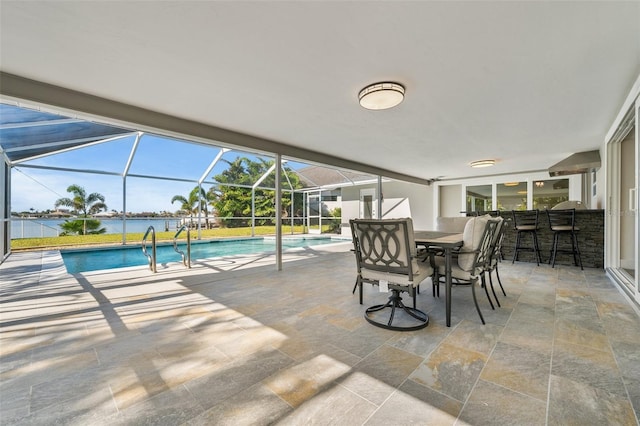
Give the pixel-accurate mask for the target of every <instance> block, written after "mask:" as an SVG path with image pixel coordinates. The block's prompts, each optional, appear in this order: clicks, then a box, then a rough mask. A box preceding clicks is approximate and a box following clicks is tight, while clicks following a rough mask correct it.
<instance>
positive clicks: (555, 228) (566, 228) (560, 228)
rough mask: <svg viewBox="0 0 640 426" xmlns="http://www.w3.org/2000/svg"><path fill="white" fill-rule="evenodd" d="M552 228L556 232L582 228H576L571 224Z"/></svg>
mask: <svg viewBox="0 0 640 426" xmlns="http://www.w3.org/2000/svg"><path fill="white" fill-rule="evenodd" d="M551 230H552V231H556V232H563V231H579V230H580V229H579V228H574V227H573V226H571V225H566V226H552V227H551Z"/></svg>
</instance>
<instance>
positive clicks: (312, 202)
mask: <svg viewBox="0 0 640 426" xmlns="http://www.w3.org/2000/svg"><path fill="white" fill-rule="evenodd" d="M321 213H322V201H321V191H311V192H307V229H308V230H309V233H310V234H320V233H322V218H321Z"/></svg>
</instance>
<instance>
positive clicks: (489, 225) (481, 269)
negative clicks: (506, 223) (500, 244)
mask: <svg viewBox="0 0 640 426" xmlns="http://www.w3.org/2000/svg"><path fill="white" fill-rule="evenodd" d="M500 222H501V220H500V219H489V218H488V217H487V216H480V217H474V218H473V219H471V220H469V222H467V225H466V226H465V229H464V233H463V241H464V244H463V245H462V248H461V249H460V251H459V253H458V258H457V261H454V262H452V265H451V279H452V281H455V283H456V284H462V285H470V286H471V293H472V295H473V303H474V304H475V306H476V310H477V311H478V315H479V316H480V320H481V321H482V324H485V321H484V317H483V315H482V311H481V310H480V306H479V305H478V300H477V299H476V290H475V286H476V284H477V283H478V282H479V281H480V282H481V285H482V287H484V291H485V293H486V295H487V299H488V300H489V304H490V305H491V309H495V307H494V306H493V302H492V301H491V296H489V291H488V289H487V284H486V279H485V270H486V266H487V264H488V262H489V255H490V249H491V244H492V241H493V239H494V236H495V234H496V229H497V227H498V224H499V223H500ZM435 265H436V267H437V271H436V276H437V277H444V275H445V263H444V259H443V258H441V257H437V256H436V258H435ZM438 284H440V283H438Z"/></svg>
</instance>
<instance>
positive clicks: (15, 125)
mask: <svg viewBox="0 0 640 426" xmlns="http://www.w3.org/2000/svg"><path fill="white" fill-rule="evenodd" d="M84 122H85V120H81V119H79V118H61V119H59V120H45V121H30V122H26V123H6V124H0V130H7V129H22V128H27V127H39V126H57V125H60V124H72V123H84Z"/></svg>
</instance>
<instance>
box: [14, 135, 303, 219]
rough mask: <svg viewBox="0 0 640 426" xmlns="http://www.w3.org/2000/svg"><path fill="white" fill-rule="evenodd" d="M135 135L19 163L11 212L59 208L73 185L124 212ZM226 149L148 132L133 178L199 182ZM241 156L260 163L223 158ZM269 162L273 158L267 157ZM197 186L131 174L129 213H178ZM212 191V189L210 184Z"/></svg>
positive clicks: (215, 171)
mask: <svg viewBox="0 0 640 426" xmlns="http://www.w3.org/2000/svg"><path fill="white" fill-rule="evenodd" d="M134 140H135V137H134V136H130V137H127V138H123V139H120V140H116V141H110V142H105V143H100V144H96V145H92V146H89V147H85V148H81V149H75V150H71V151H67V152H63V153H59V154H54V155H50V156H46V157H42V158H40V159H35V160H30V161H28V162H25V163H24V164H25V166H23V165H21V164H17V165H15V167H14V168H13V169H12V173H11V186H12V192H11V197H12V198H11V210H12V211H13V212H23V211H30V210H31V209H34V210H35V211H44V210H48V209H50V210H54V209H55V202H56V200H58V199H60V198H65V197H71V194H69V193H68V192H66V189H67V187H68V186H69V185H72V184H76V185H80V186H82V187H83V188H84V189H85V191H86V192H87V194H90V193H93V192H98V193H100V194H102V195H104V196H105V203H106V204H107V208H108V211H112V210H115V211H117V212H121V211H122V210H123V204H124V200H123V195H122V194H123V178H122V174H123V172H124V170H125V167H126V164H127V161H128V159H129V155H130V153H131V150H132V147H133V145H134ZM219 151H220V148H217V147H213V146H206V145H201V144H194V143H187V142H182V141H177V140H172V139H168V138H163V137H158V136H155V135H149V134H145V135H144V136H143V137H142V138H141V140H140V142H139V144H138V148H137V150H136V152H135V155H134V158H133V161H132V162H131V167H130V169H129V174H130V175H131V174H138V175H147V176H170V177H173V178H178V179H192V180H194V181H197V180H198V179H200V178H201V177H202V175H203V174H204V172H205V171H206V170H207V168H208V167H209V165H210V164H211V162H212V161H213V160H214V158H215V157H216V155H217V154H218V152H219ZM238 156H244V157H249V158H251V159H255V158H256V157H255V156H254V155H252V154H248V153H245V152H240V151H229V152H227V153H225V154H224V156H223V157H222V158H223V159H224V160H228V161H233V160H234V159H235V158H237V157H238ZM263 158H265V159H269V160H271V159H273V158H267V157H263ZM27 165H38V166H49V167H58V168H74V169H88V170H96V171H103V172H111V173H117V174H118V175H117V176H112V175H106V174H96V173H78V172H70V171H60V170H45V169H39V168H31V167H26V166H27ZM288 165H289V166H291V167H294V168H300V167H303V166H304V164H301V163H288ZM226 166H227V164H226V163H225V162H222V161H221V162H219V163H218V165H217V166H216V167H215V168H214V169H213V170H212V171H211V173H209V174H208V175H207V180H209V181H211V180H212V179H211V176H214V175H216V174H219V173H220V172H222V170H224V168H226ZM195 186H196V182H177V181H170V180H164V179H163V180H159V179H146V178H138V177H132V176H129V177H127V179H126V191H127V199H126V210H127V212H133V213H139V212H158V213H159V212H162V211H169V212H175V211H177V210H179V208H180V205H179V203H178V202H176V203H174V204H171V198H172V197H173V196H174V195H182V196H185V197H186V196H188V194H189V192H191V190H192V189H193V188H194V187H195ZM204 189H205V190H207V189H208V188H207V186H206V185H204Z"/></svg>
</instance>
